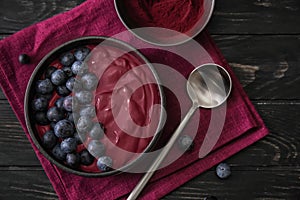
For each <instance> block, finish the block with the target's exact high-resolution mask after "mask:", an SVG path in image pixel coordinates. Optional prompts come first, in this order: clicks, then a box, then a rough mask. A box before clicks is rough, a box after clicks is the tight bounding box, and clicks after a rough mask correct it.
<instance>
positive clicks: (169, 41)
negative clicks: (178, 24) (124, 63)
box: [114, 0, 215, 46]
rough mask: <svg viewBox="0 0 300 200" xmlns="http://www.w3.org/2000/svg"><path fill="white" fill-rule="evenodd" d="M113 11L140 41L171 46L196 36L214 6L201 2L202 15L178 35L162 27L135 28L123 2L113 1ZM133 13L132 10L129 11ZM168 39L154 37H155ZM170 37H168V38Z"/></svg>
mask: <svg viewBox="0 0 300 200" xmlns="http://www.w3.org/2000/svg"><path fill="white" fill-rule="evenodd" d="M114 4H115V9H116V12H117V14H118V17H119V19H120V20H121V22H122V23H123V25H124V26H125V27H126V28H127V29H128V30H129V31H131V32H132V33H133V34H134V35H135V36H137V37H138V38H140V39H141V40H143V41H145V42H148V43H150V44H153V45H158V46H173V45H179V44H182V43H185V42H187V41H189V40H191V39H192V38H194V37H195V36H196V35H198V34H199V33H200V32H201V31H202V30H203V29H204V28H205V27H206V25H207V24H208V22H209V20H210V18H211V16H212V13H213V9H214V5H215V0H203V7H204V13H203V16H202V17H201V18H200V19H199V20H198V22H197V23H196V24H195V25H194V26H193V28H192V29H190V30H189V31H187V32H185V33H180V32H177V31H173V30H170V29H165V28H162V27H137V26H136V24H134V22H132V20H131V19H130V18H129V17H128V15H127V12H126V11H125V10H124V9H123V8H124V6H123V5H124V0H114ZM131 12H134V10H131ZM161 35H164V36H168V37H161V38H159V37H156V36H161ZM169 36H170V37H169Z"/></svg>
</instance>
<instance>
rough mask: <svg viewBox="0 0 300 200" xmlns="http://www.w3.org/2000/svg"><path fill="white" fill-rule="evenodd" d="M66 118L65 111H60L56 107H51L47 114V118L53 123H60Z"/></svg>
mask: <svg viewBox="0 0 300 200" xmlns="http://www.w3.org/2000/svg"><path fill="white" fill-rule="evenodd" d="M65 116H66V113H65V111H64V110H62V109H59V108H58V107H56V106H54V107H51V108H50V109H49V110H48V112H47V118H48V119H49V121H51V122H58V121H60V120H62V119H64V118H65Z"/></svg>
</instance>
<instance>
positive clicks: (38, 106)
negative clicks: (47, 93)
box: [32, 97, 48, 111]
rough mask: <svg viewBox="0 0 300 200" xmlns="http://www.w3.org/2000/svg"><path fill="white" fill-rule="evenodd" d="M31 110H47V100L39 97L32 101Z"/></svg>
mask: <svg viewBox="0 0 300 200" xmlns="http://www.w3.org/2000/svg"><path fill="white" fill-rule="evenodd" d="M32 108H33V110H35V111H46V110H47V108H48V99H46V98H45V97H39V98H36V99H34V100H33V102H32Z"/></svg>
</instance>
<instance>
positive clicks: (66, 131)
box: [54, 119, 75, 138]
mask: <svg viewBox="0 0 300 200" xmlns="http://www.w3.org/2000/svg"><path fill="white" fill-rule="evenodd" d="M74 132H75V131H74V126H73V123H72V122H70V121H69V120H66V119H63V120H60V121H59V122H57V123H56V124H55V126H54V133H55V135H56V136H57V137H62V138H67V137H71V136H73V134H74Z"/></svg>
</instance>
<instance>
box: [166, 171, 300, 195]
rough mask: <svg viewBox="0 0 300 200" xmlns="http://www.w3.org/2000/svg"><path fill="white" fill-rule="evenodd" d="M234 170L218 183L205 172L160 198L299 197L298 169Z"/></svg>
mask: <svg viewBox="0 0 300 200" xmlns="http://www.w3.org/2000/svg"><path fill="white" fill-rule="evenodd" d="M269 169H272V170H271V171H265V170H262V169H259V168H257V169H253V170H245V171H244V170H235V168H234V167H232V176H231V177H229V179H227V180H219V179H218V178H217V177H216V175H215V173H214V171H208V172H205V173H204V174H202V175H200V176H198V177H196V178H195V179H193V181H190V182H188V183H186V184H184V185H183V186H181V187H180V188H179V189H177V190H176V191H174V192H172V193H171V194H169V195H167V196H166V197H165V198H164V199H174V200H177V199H203V198H204V197H205V196H210V195H213V196H216V197H217V198H218V200H225V199H228V200H235V199H236V200H241V199H245V200H271V199H272V200H277V199H290V200H296V199H298V198H299V196H300V181H299V177H300V170H299V169H294V168H286V170H281V169H278V168H269Z"/></svg>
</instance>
